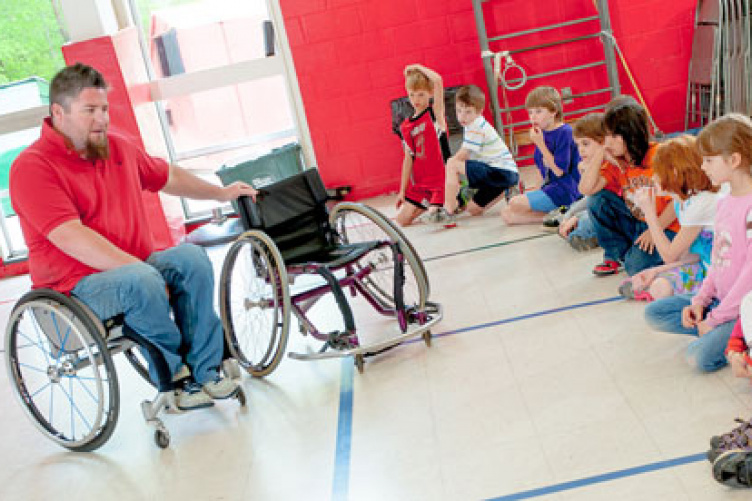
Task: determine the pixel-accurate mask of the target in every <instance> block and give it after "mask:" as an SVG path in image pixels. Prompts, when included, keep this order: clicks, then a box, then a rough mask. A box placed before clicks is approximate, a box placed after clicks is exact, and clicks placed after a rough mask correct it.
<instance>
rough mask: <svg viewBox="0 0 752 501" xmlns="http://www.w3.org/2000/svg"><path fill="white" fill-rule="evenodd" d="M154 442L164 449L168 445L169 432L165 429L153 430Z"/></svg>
mask: <svg viewBox="0 0 752 501" xmlns="http://www.w3.org/2000/svg"><path fill="white" fill-rule="evenodd" d="M154 443H156V444H157V447H159V448H160V449H166V448H167V447H169V446H170V433H169V432H168V431H167V430H156V431H154Z"/></svg>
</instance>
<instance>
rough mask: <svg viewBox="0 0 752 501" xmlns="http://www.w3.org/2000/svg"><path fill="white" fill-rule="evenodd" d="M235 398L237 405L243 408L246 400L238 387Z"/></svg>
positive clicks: (241, 389) (243, 392)
mask: <svg viewBox="0 0 752 501" xmlns="http://www.w3.org/2000/svg"><path fill="white" fill-rule="evenodd" d="M235 398H237V399H238V403H239V404H240V406H241V407H245V404H246V402H247V401H246V398H245V391H244V390H243V388H240V387H238V392H237V393H236V394H235Z"/></svg>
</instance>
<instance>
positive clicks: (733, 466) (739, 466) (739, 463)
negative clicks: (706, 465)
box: [713, 450, 752, 489]
mask: <svg viewBox="0 0 752 501" xmlns="http://www.w3.org/2000/svg"><path fill="white" fill-rule="evenodd" d="M713 478H715V479H716V481H718V482H720V483H722V484H723V485H728V486H729V487H736V488H747V489H749V488H750V487H752V452H749V451H740V450H732V451H727V452H724V453H723V454H721V455H719V456H718V457H717V458H716V459H715V461H713Z"/></svg>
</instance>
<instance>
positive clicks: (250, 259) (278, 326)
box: [219, 169, 442, 376]
mask: <svg viewBox="0 0 752 501" xmlns="http://www.w3.org/2000/svg"><path fill="white" fill-rule="evenodd" d="M327 200H328V196H327V192H326V189H325V188H324V185H323V183H322V181H321V178H320V177H319V174H318V171H317V170H316V169H309V170H306V171H304V172H302V173H300V174H297V175H295V176H292V177H289V178H286V179H283V180H281V181H279V182H277V183H274V184H271V185H269V186H265V187H264V188H263V189H262V190H261V191H260V193H259V195H258V196H257V199H256V201H255V202H254V201H253V200H251V199H250V198H248V197H241V199H240V200H239V201H238V212H239V213H240V217H241V220H242V222H243V226H244V228H245V229H246V230H248V231H246V232H245V233H243V234H242V235H241V236H240V237H239V238H238V239H237V240H236V241H235V242H234V243H233V244H232V246H231V247H230V249H229V251H228V253H227V256H226V258H225V261H224V264H223V267H222V274H221V277H220V282H219V283H220V313H221V318H222V322H223V325H224V329H225V336H226V337H227V345H228V348H229V350H230V353H231V354H232V356H233V358H235V359H236V360H237V361H238V362H239V364H240V366H241V367H243V368H244V369H245V370H246V371H247V372H248V373H250V374H252V375H254V376H265V375H267V374H269V373H271V372H272V371H273V370H274V369H275V368H276V367H277V365H279V363H280V361H281V359H282V356H283V355H284V353H285V350H286V347H287V341H288V336H289V331H290V327H291V316H292V315H294V316H295V318H296V320H297V324H298V326H299V330H300V332H301V333H302V334H303V335H310V336H311V337H313V338H314V339H317V340H319V341H321V342H322V345H321V348H320V350H319V351H318V352H309V353H290V354H289V356H290V357H291V358H295V359H298V360H315V359H323V358H333V357H346V356H352V357H354V361H355V364H356V366H357V368H358V370H359V371H360V372H362V371H363V367H364V362H365V357H368V356H371V355H375V354H378V353H381V352H383V351H386V350H388V349H390V348H393V347H395V346H396V345H398V344H400V343H402V342H404V341H405V340H407V339H408V338H412V337H417V336H422V337H423V340H424V341H425V343H426V344H427V345H429V346H430V342H431V328H432V327H433V326H434V325H436V323H437V322H439V321H440V320H441V318H442V309H441V306H440V305H438V304H436V303H432V302H430V301H428V296H429V293H430V289H429V283H428V276H427V274H426V271H425V268H424V267H423V263H422V261H421V259H420V257H419V256H418V253H417V252H416V251H415V249H414V248H413V246H412V245H411V244H410V242H409V241H408V240H407V238H406V237H405V235H404V234H403V233H402V232H401V231H400V230H399V228H397V227H396V226H395V225H394V224H393V223H392V222H391V221H389V220H388V219H387V218H386V217H384V216H383V215H382V214H381V213H379V212H378V211H376V210H374V209H372V208H370V207H368V206H366V205H362V204H358V203H351V202H342V203H339V204H337V205H336V206H334V207H333V209H332V210H331V211H329V210H328V208H327V204H326V203H327ZM304 275H307V276H311V275H316V276H318V277H319V279H318V282H317V283H315V284H313V285H312V286H310V287H306V288H304V290H298V291H296V292H295V293H294V294H291V292H290V285H291V283H296V284H297V283H299V282H300V281H301V280H300V279H301V278H302V277H303V276H304ZM305 280H306V279H303V281H305ZM307 280H308V281H309V282H310V281H311V279H310V278H309V279H307ZM345 291H348V292H350V294H351V295H352V296H356V295H358V294H360V295H361V296H363V297H364V298H365V300H366V301H367V302H368V303H369V304H370V305H371V306H372V307H373V308H374V309H375V310H376V311H377V312H378V313H379V314H381V315H385V316H389V317H394V318H395V319H396V320H397V326H398V329H396V328H395V329H394V332H392V333H386V335H385V336H383V335H382V336H381V338H378V339H368V340H365V341H364V336H363V335H362V333H361V335H359V333H358V332H357V331H356V327H355V321H354V318H353V313H352V309H351V307H350V304H349V303H348V301H347V299H346V297H345ZM330 292H331V293H332V294H333V296H334V299H335V301H336V305H337V307H338V309H339V311H340V313H341V315H342V319H343V323H344V329H343V330H336V331H334V332H328V333H325V332H321V331H320V330H319V329H317V328H316V326H315V325H314V324H313V323H312V322H311V321H310V320H309V319H308V318H307V315H306V314H307V312H308V311H309V310H310V309H311V308H312V307H313V306H314V305H315V304H316V303H317V302H318V301H319V300H320V299H321V298H322V297H324V296H325V295H327V294H328V293H330Z"/></svg>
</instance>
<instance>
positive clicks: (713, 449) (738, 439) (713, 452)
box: [708, 418, 752, 462]
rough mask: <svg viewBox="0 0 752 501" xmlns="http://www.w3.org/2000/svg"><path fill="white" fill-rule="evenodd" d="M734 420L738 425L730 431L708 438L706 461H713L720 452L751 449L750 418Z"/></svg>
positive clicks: (751, 423) (751, 425) (751, 431)
mask: <svg viewBox="0 0 752 501" xmlns="http://www.w3.org/2000/svg"><path fill="white" fill-rule="evenodd" d="M736 422H737V423H739V425H738V426H737V427H736V428H734V429H733V430H731V431H730V432H728V433H724V434H723V435H715V436H713V437H711V438H710V450H709V451H708V461H710V462H713V461H715V460H716V458H717V457H718V456H719V455H720V454H722V453H723V452H726V451H731V450H748V451H752V420H749V421H744V420H743V419H740V418H736Z"/></svg>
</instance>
